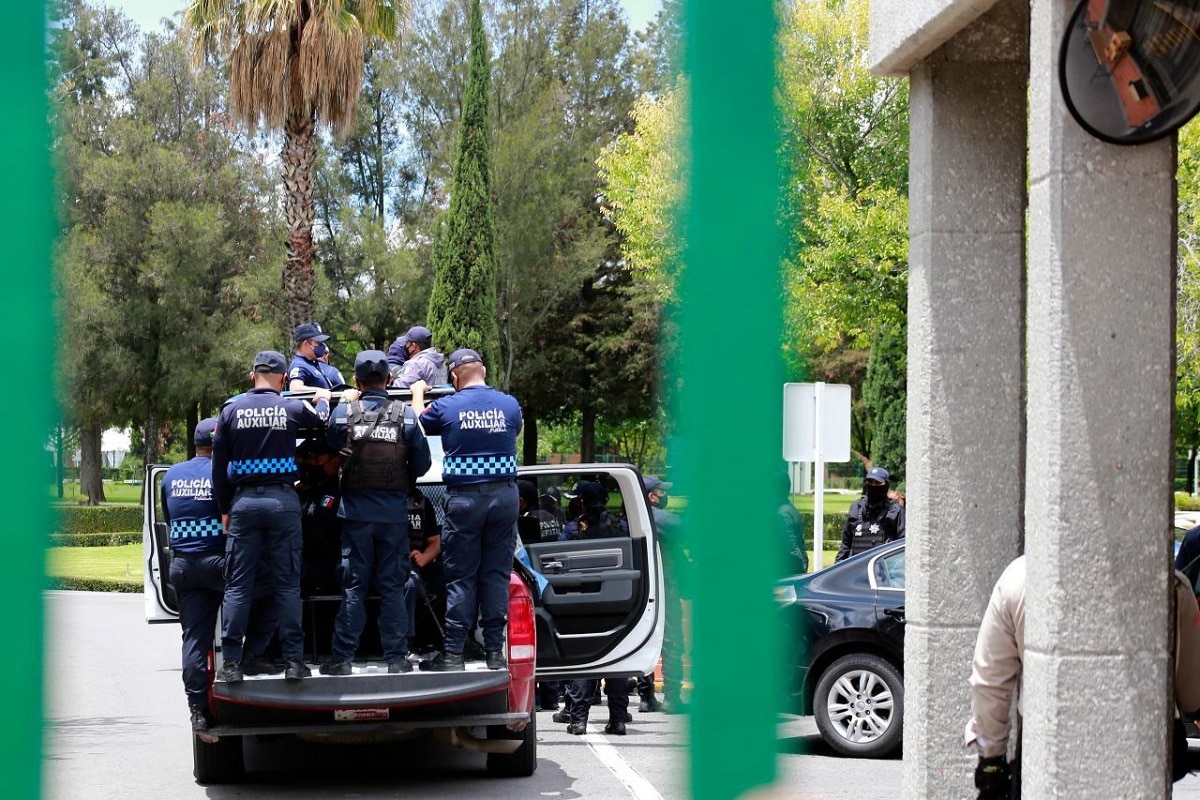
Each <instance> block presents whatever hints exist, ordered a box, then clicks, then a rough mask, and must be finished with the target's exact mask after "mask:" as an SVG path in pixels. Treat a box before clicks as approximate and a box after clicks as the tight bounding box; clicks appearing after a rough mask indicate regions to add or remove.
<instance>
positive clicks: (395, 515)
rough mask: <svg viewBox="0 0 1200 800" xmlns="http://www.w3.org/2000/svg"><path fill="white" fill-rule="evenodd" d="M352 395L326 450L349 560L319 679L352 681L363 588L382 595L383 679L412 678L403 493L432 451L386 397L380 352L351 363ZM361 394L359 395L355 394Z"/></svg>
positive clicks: (333, 423)
mask: <svg viewBox="0 0 1200 800" xmlns="http://www.w3.org/2000/svg"><path fill="white" fill-rule="evenodd" d="M354 382H355V383H356V384H357V385H358V388H359V391H355V390H353V389H349V390H346V391H344V392H343V393H342V401H343V402H341V403H339V404H338V407H337V410H336V411H335V412H334V415H333V417H332V418H331V419H330V421H329V443H330V444H331V445H333V446H335V447H338V448H340V450H341V453H342V459H343V460H342V502H341V506H340V508H339V510H338V516H340V517H342V518H343V520H344V523H343V525H342V545H343V552H344V555H345V557H346V559H347V564H346V576H345V579H344V581H343V583H342V604H341V607H340V608H339V609H338V614H337V618H336V619H335V621H334V631H333V642H332V650H333V659H332V660H331V661H330V662H329V663H327V664H323V665H321V674H323V675H350V674H352V673H353V671H354V666H353V663H352V662H353V660H354V654H355V651H356V650H357V649H358V643H359V640H360V638H361V637H362V631H363V627H364V626H365V625H366V623H367V605H366V604H367V589H368V588H369V587H370V586H371V585H372V582H373V583H374V585H375V587H376V588H377V590H378V592H379V598H380V600H379V639H380V642H381V643H382V645H383V656H384V660H385V661H386V662H387V669H388V672H392V673H398V672H409V671H411V670H412V665H411V664H409V662H408V660H407V658H406V656H407V655H408V637H409V630H408V609H407V605H406V603H405V599H404V586H405V584H406V583H407V582H408V572H409V560H408V552H409V550H408V544H409V542H408V489H409V485H410V479H415V478H418V477H420V476H421V475H424V474H425V473H426V472H428V471H429V466H430V463H431V459H430V455H429V444H428V442H426V441H425V434H424V433H422V432H421V428H420V426H418V425H417V416H416V414H414V413H413V410H412V409H411V408H409V407H408V405H407V404H406V403H404V402H403V401H402V400H391V399H389V398H388V394H387V382H388V362H387V356H386V355H385V354H384V353H383V351H381V350H364V351H362V352H361V353H359V354H358V356H356V357H355V359H354ZM360 392H361V394H360Z"/></svg>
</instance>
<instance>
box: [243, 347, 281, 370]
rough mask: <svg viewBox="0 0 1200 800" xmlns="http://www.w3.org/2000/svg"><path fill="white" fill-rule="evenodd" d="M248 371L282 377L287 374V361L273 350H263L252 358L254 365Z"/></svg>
mask: <svg viewBox="0 0 1200 800" xmlns="http://www.w3.org/2000/svg"><path fill="white" fill-rule="evenodd" d="M250 369H251V370H252V371H254V372H268V373H272V372H273V373H277V374H279V375H282V374H284V373H285V372H287V361H286V360H285V359H284V357H283V354H282V353H279V352H277V351H275V350H263V351H262V352H260V353H259V354H258V355H256V356H255V357H254V364H252V365H251V367H250Z"/></svg>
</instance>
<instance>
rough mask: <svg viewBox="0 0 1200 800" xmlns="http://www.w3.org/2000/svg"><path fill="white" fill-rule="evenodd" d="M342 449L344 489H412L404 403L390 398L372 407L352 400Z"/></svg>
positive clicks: (359, 490)
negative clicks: (409, 478)
mask: <svg viewBox="0 0 1200 800" xmlns="http://www.w3.org/2000/svg"><path fill="white" fill-rule="evenodd" d="M346 427H347V436H346V445H345V447H343V448H342V455H343V456H344V457H345V461H343V462H342V491H345V492H362V491H369V490H380V489H382V490H385V491H392V492H403V491H406V490H407V489H408V469H407V466H408V445H407V444H406V443H405V441H404V403H403V402H401V401H399V400H393V401H389V402H387V403H384V404H383V405H381V406H379V407H378V408H375V409H368V408H366V407H364V406H363V404H362V402H361V401H359V400H354V401H351V403H350V407H349V409H348V411H347V414H346Z"/></svg>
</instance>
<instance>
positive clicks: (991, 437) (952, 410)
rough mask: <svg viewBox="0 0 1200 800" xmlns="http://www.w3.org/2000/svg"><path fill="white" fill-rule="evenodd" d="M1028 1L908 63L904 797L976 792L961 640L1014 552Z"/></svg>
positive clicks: (969, 638) (999, 9)
mask: <svg viewBox="0 0 1200 800" xmlns="http://www.w3.org/2000/svg"><path fill="white" fill-rule="evenodd" d="M1028 20H1029V11H1028V5H1027V3H1025V2H1019V1H1017V2H1012V1H1011V0H1001V2H1000V3H999V4H998V5H997V6H995V7H994V8H993V9H992V10H990V11H989V12H987V13H986V14H985V15H984V16H982V17H980V18H979V19H977V20H976V21H975V22H973V23H971V24H970V25H969V26H967V27H966V28H965V29H963V30H962V31H961V32H959V33H958V34H957V35H956V36H955V37H954V38H952V39H951V40H950V41H948V42H947V43H946V44H944V45H943V46H942V47H941V48H940V49H938V50H937V51H936V52H934V53H933V55H931V56H930V57H929V58H927V59H925V60H924V61H922V62H920V63H919V64H918V65H917V67H916V68H915V69H914V70H913V71H912V73H911V84H910V103H911V149H910V154H911V157H910V165H909V176H910V178H909V180H910V190H909V198H910V209H909V215H910V237H911V238H910V247H909V279H908V280H909V286H908V483H907V490H908V565H909V566H908V569H907V574H908V585H907V587H906V592H907V600H906V606H907V607H906V614H907V618H908V624H907V628H906V632H905V651H904V660H905V695H906V697H905V723H904V797H906V798H912V799H913V800H916V798H940V797H945V798H961V797H967V796H974V787H973V783H972V777H973V770H974V758H973V757H972V756H971V754H969V753H967V751H966V750H965V749H964V747H963V728H964V727H965V725H966V723H967V720H968V718H969V716H970V694H969V687H968V685H967V678H968V677H969V675H970V663H971V654H972V652H973V650H974V646H975V635H976V632H977V631H978V628H979V620H980V619H981V617H982V615H983V609H984V607H985V606H986V604H987V598H988V596H989V594H990V592H991V588H992V584H993V582H994V581H995V578H996V577H997V576H998V575H999V574H1000V572H1001V571H1002V570H1003V568H1004V566H1005V565H1007V564H1008V562H1009V561H1011V560H1012V559H1013V558H1014V557H1015V556H1016V555H1017V554H1018V553H1019V552H1020V546H1021V527H1022V521H1023V489H1024V485H1023V469H1024V447H1025V427H1024V409H1023V402H1024V395H1023V377H1024V357H1023V345H1024V290H1025V261H1024V253H1025V234H1024V229H1025V206H1026V193H1025V165H1026V152H1025V140H1026V118H1025V115H1026V108H1027V86H1028V80H1027V78H1028V61H1027V48H1028Z"/></svg>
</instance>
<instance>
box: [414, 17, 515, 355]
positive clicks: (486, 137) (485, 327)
mask: <svg viewBox="0 0 1200 800" xmlns="http://www.w3.org/2000/svg"><path fill="white" fill-rule="evenodd" d="M470 26H471V54H470V59H469V62H468V73H467V85H466V89H465V91H464V94H463V110H462V121H461V127H460V129H459V136H458V149H457V151H456V152H455V156H454V176H453V179H452V181H451V184H450V211H449V213H448V214H447V215H446V216H445V218H444V219H443V220H442V221H441V224H440V225H439V227H438V230H437V232H436V234H435V236H436V238H435V240H434V245H433V265H434V279H433V293H432V295H431V296H430V298H429V328H430V331H431V332H432V333H433V341H434V343H435V344H437V345H438V347H439V348H441V349H442V350H443V351H445V352H450V351H453V350H454V349H456V348H459V347H470V348H472V349H473V350H476V351H478V352H479V354H480V355H481V356H483V360H484V363H486V364H489V365H491V366H492V369H493V370H496V369H497V368H498V367H499V366H500V364H499V361H498V356H499V347H498V339H499V326H498V323H497V320H496V260H495V239H496V224H495V220H494V219H493V215H492V182H491V128H490V126H489V124H488V96H489V94H490V90H491V80H492V73H491V64H490V62H489V59H488V46H487V38H486V34H485V33H484V28H483V12H482V10H481V9H480V0H471V17H470ZM493 374H495V373H493Z"/></svg>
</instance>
